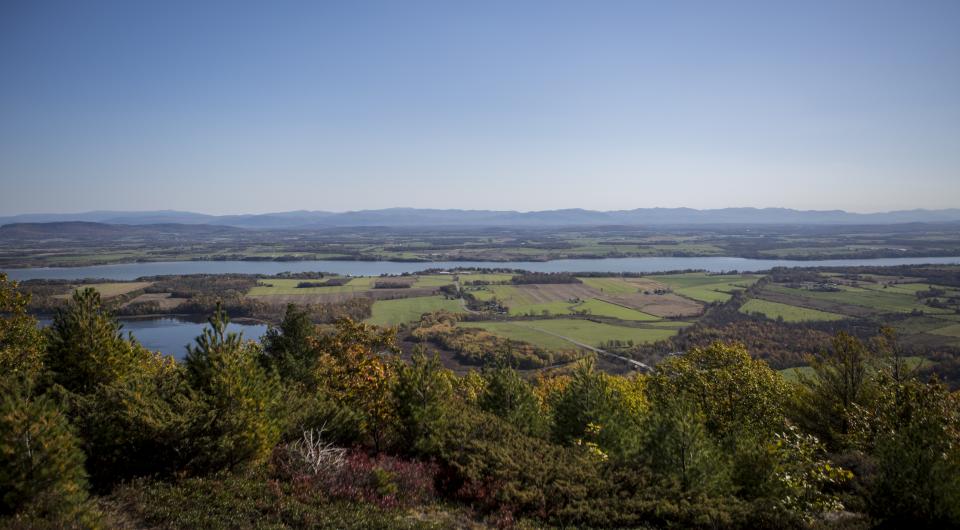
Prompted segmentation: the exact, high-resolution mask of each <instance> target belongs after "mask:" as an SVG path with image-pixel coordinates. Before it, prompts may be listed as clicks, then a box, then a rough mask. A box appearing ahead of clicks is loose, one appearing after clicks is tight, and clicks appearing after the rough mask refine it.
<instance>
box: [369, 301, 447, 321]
mask: <svg viewBox="0 0 960 530" xmlns="http://www.w3.org/2000/svg"><path fill="white" fill-rule="evenodd" d="M441 310H443V311H450V312H451V313H456V312H458V311H462V310H463V306H462V305H460V301H459V300H448V299H446V298H444V297H443V296H420V297H416V298H398V299H396V300H377V301H376V302H374V304H373V315H372V316H371V317H370V318H368V319H367V322H368V323H370V324H376V325H378V326H396V325H398V324H403V323H405V322H413V321H416V320H419V319H420V316H421V315H423V314H424V313H432V312H434V311H441Z"/></svg>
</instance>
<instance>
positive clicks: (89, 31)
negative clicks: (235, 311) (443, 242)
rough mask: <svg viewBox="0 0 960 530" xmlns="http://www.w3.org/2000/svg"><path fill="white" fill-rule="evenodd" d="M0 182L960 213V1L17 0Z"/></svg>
mask: <svg viewBox="0 0 960 530" xmlns="http://www.w3.org/2000/svg"><path fill="white" fill-rule="evenodd" d="M200 4H203V5H202V6H201V5H200ZM0 184H2V190H0V214H15V213H23V212H39V211H43V212H75V211H84V210H92V209H123V210H143V209H171V208H172V209H183V210H194V211H203V212H210V213H243V212H250V213H255V212H267V211H279V210H293V209H311V210H336V211H340V210H350V209H363V208H381V207H390V206H416V207H443V208H447V207H450V208H478V209H479V208H492V209H518V210H538V209H551V208H566V207H583V208H591V209H628V208H637V207H651V206H690V207H696V208H712V207H725V206H786V207H794V208H809V209H832V208H842V209H848V210H853V211H877V210H888V209H900V208H914V207H926V208H943V207H960V1H957V0H946V1H942V2H940V1H921V0H912V1H903V2H889V1H879V0H868V1H862V2H853V1H843V0H830V1H824V2H813V1H790V2H776V1H770V0H767V1H758V2H732V1H731V2H726V1H725V2H719V1H712V0H711V1H704V2H685V1H673V0H671V1H650V2H644V1H640V0H632V1H625V2H608V1H582V2H559V1H545V2H523V1H520V0H511V1H506V2H493V1H489V0H483V1H476V2H460V1H449V0H447V1H438V2H417V1H411V0H406V1H389V2H382V3H380V2H363V1H355V0H351V1H344V2H333V1H321V0H317V1H310V2H281V1H264V2H256V3H255V2H249V3H248V2H237V1H233V2H224V3H222V4H217V3H215V2H200V1H188V2H182V3H181V2H173V1H170V0H163V1H154V2H137V1H132V0H124V1H117V2H95V1H82V2H78V1H67V2H46V1H43V0H22V1H21V0H4V1H2V2H0Z"/></svg>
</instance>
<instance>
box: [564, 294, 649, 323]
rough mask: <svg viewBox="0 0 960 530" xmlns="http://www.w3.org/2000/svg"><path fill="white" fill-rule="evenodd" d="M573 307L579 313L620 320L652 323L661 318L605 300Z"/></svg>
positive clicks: (587, 301)
mask: <svg viewBox="0 0 960 530" xmlns="http://www.w3.org/2000/svg"><path fill="white" fill-rule="evenodd" d="M571 307H572V308H573V309H575V310H577V311H589V312H590V314H591V315H596V316H601V317H610V318H619V319H620V320H635V321H639V322H652V321H656V320H660V317H657V316H654V315H648V314H647V313H643V312H640V311H637V310H636V309H630V308H628V307H623V306H619V305H616V304H611V303H610V302H605V301H603V300H597V299H596V298H591V299H589V300H585V301H584V302H582V303H580V304H576V305H574V306H571Z"/></svg>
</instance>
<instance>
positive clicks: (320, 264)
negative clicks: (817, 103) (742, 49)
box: [0, 256, 960, 281]
mask: <svg viewBox="0 0 960 530" xmlns="http://www.w3.org/2000/svg"><path fill="white" fill-rule="evenodd" d="M926 264H929V265H948V264H960V256H923V257H899V258H861V259H830V260H788V259H751V258H738V257H733V256H707V257H689V256H685V257H635V258H596V259H579V258H578V259H557V260H550V261H511V262H495V261H427V262H396V261H346V260H315V261H283V262H277V261H227V260H215V261H200V260H189V261H166V262H133V263H127V264H116V265H94V266H89V267H36V268H20V269H0V272H5V273H7V274H8V276H9V278H10V279H11V280H15V281H24V280H32V279H41V280H81V279H105V280H116V281H132V280H136V279H138V278H147V277H154V276H172V275H188V274H249V275H257V274H260V275H265V276H273V275H277V274H281V273H299V272H326V273H331V274H340V275H349V276H380V275H384V274H386V275H390V274H394V275H397V274H412V273H416V272H421V271H424V270H450V269H457V268H463V269H470V268H475V269H505V268H509V269H523V270H529V271H532V272H570V273H610V274H621V273H638V274H654V273H665V272H672V271H706V272H711V273H722V272H733V271H737V272H763V271H769V270H770V269H773V268H775V267H798V268H808V267H859V266H896V265H926Z"/></svg>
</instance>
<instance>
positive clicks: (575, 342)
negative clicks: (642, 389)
mask: <svg viewBox="0 0 960 530" xmlns="http://www.w3.org/2000/svg"><path fill="white" fill-rule="evenodd" d="M454 283H455V284H456V286H457V292H458V293H461V292H462V291H461V290H460V279H459V278H457V279H456V280H455V281H454ZM460 304H461V305H462V306H463V310H464V311H466V312H467V313H473V314H477V312H476V311H474V310H472V309H470V308H469V307H467V301H466V300H464V299H463V296H462V295H461V296H460ZM508 323H509V324H513V325H514V326H520V324H516V323H514V322H508ZM522 327H525V328H527V329H532V330H534V331H539V332H540V333H546V334H547V335H552V336H554V337H556V338H558V339H563V340H565V341H567V342H569V343H570V344H573V345H575V346H579V347H581V348H584V349H587V350H590V351H592V352H595V353H597V354H599V355H606V356H607V357H613V358H614V359H618V360H620V361H623V362H625V363H627V364H630V365H633V366H635V367H637V368H639V369H640V370H645V371H648V372H652V371H653V368H651V367H650V365H649V364H646V363H642V362H640V361H637V360H634V359H631V358H629V357H624V356H622V355H617V354H616V353H610V352H608V351H606V350H601V349H600V348H597V347H596V346H591V345H589V344H584V343H582V342H580V341H578V340H575V339H572V338H570V337H567V336H564V335H560V334H559V333H554V332H552V331H547V330H545V329H540V328H537V327H534V326H522Z"/></svg>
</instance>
